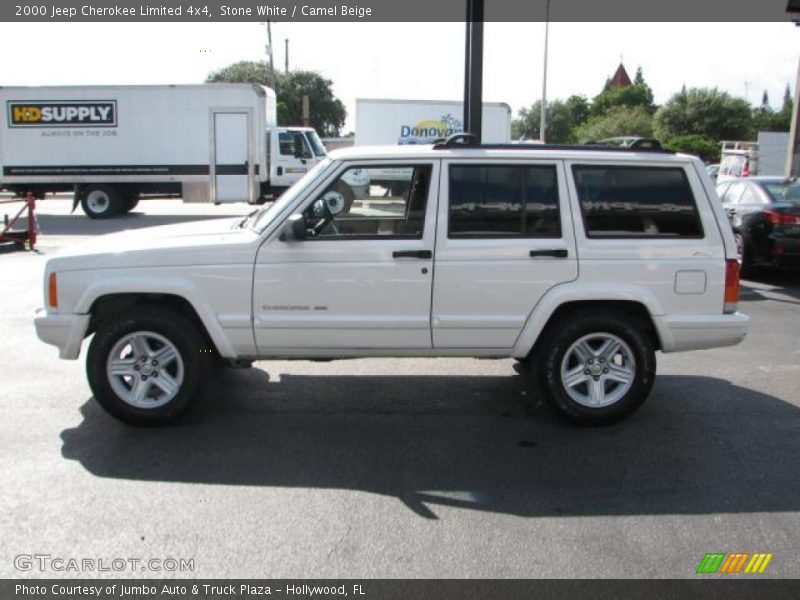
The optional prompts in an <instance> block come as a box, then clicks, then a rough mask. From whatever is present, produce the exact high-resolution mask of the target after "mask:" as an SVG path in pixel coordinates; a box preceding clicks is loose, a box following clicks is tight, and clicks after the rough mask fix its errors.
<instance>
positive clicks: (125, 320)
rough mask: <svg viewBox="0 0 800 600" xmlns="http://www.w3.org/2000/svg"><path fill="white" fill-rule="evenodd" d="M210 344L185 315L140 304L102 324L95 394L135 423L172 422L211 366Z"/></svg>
mask: <svg viewBox="0 0 800 600" xmlns="http://www.w3.org/2000/svg"><path fill="white" fill-rule="evenodd" d="M206 346H207V344H206V343H205V342H204V341H203V338H202V336H201V334H200V333H199V332H197V329H196V325H194V324H193V323H191V322H189V321H188V320H187V319H185V318H184V317H183V316H181V315H179V314H176V313H173V312H170V311H164V310H159V309H155V308H137V309H134V310H132V311H131V312H130V313H128V314H127V315H124V316H122V317H121V318H118V319H115V320H113V321H110V322H108V323H106V324H105V325H101V326H100V327H99V329H98V331H97V332H96V333H95V336H94V339H93V340H92V343H91V345H90V346H89V353H88V356H87V362H86V372H87V375H88V378H89V385H90V387H91V388H92V392H93V393H94V397H95V399H96V400H97V401H98V402H99V403H100V405H101V406H102V407H103V408H104V409H106V411H108V412H109V413H111V414H112V415H113V416H115V417H117V418H118V419H120V420H122V421H125V422H126V423H130V424H133V425H162V424H166V423H171V422H173V421H175V420H177V419H178V418H180V417H181V416H183V415H184V414H185V413H186V411H187V410H189V409H190V408H191V406H192V405H193V404H194V403H195V402H196V400H197V397H198V395H199V391H200V386H201V383H202V377H203V375H204V373H206V372H207V371H208V367H209V364H208V363H209V356H210V355H209V354H207V353H203V352H202V351H201V350H203V349H204V348H205V347H206Z"/></svg>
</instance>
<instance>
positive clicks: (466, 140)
mask: <svg viewBox="0 0 800 600" xmlns="http://www.w3.org/2000/svg"><path fill="white" fill-rule="evenodd" d="M462 140H463V141H462ZM477 140H478V136H476V135H475V134H474V133H470V132H468V131H462V132H461V133H454V134H453V135H451V136H448V137H446V138H444V139H443V140H436V141H435V142H434V143H433V147H434V148H437V149H439V148H450V147H452V146H456V145H459V146H477V145H478V144H476V142H477Z"/></svg>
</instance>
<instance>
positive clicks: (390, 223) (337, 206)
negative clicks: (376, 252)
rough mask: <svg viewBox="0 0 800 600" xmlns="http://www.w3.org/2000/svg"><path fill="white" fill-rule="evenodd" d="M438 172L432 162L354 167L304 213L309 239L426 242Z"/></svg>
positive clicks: (345, 172) (342, 175)
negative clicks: (434, 173)
mask: <svg viewBox="0 0 800 600" xmlns="http://www.w3.org/2000/svg"><path fill="white" fill-rule="evenodd" d="M432 170H433V167H432V165H430V164H426V165H390V166H388V167H385V166H381V167H360V166H354V167H350V168H348V169H347V170H346V171H344V172H343V173H342V174H341V175H340V176H339V177H338V178H337V179H336V181H334V182H333V183H332V184H331V185H329V186H328V187H327V188H326V189H325V191H324V192H323V193H322V194H320V195H319V196H318V197H317V198H315V199H314V201H313V202H312V203H311V204H310V205H309V206H308V207H306V208H305V210H304V211H303V220H304V222H305V227H306V231H307V236H306V239H310V240H314V239H317V240H356V239H421V238H422V234H423V229H424V225H425V210H426V207H427V204H428V191H429V189H430V183H431V173H432ZM387 173H390V174H391V177H392V180H391V181H390V182H389V181H387V180H386V177H387Z"/></svg>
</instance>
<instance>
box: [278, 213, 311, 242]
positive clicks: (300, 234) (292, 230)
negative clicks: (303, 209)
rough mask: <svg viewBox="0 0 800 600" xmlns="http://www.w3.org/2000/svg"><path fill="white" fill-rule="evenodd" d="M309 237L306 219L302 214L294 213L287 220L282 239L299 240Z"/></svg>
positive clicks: (288, 240) (287, 240)
mask: <svg viewBox="0 0 800 600" xmlns="http://www.w3.org/2000/svg"><path fill="white" fill-rule="evenodd" d="M307 237H308V230H307V229H306V219H305V217H304V216H303V215H302V214H297V215H292V216H291V217H289V218H288V219H287V220H286V224H285V225H284V227H283V232H282V233H281V237H280V239H281V241H284V242H298V241H302V240H304V239H306V238H307Z"/></svg>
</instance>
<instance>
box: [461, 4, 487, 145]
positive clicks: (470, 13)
mask: <svg viewBox="0 0 800 600" xmlns="http://www.w3.org/2000/svg"><path fill="white" fill-rule="evenodd" d="M482 107H483V0H467V45H466V50H465V53H464V131H466V132H469V133H472V134H474V135H475V138H476V142H477V143H478V144H480V143H481V129H482V123H481V112H482Z"/></svg>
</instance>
